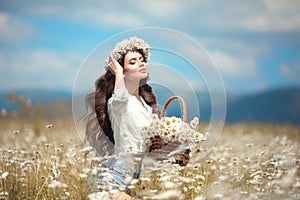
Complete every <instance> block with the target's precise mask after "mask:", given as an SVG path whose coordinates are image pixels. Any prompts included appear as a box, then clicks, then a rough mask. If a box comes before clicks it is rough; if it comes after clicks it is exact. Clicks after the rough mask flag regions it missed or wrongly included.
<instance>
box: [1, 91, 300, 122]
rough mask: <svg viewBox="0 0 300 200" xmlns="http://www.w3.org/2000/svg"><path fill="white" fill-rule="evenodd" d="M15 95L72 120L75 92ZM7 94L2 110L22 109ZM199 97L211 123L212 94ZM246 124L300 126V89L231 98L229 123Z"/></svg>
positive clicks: (174, 110)
mask: <svg viewBox="0 0 300 200" xmlns="http://www.w3.org/2000/svg"><path fill="white" fill-rule="evenodd" d="M154 92H155V94H156V95H157V96H160V98H162V100H163V101H164V100H166V99H167V98H168V97H169V96H171V95H172V94H171V93H168V92H166V91H163V92H162V91H160V90H159V89H157V90H156V91H154ZM13 93H15V94H17V95H22V96H24V98H25V99H31V101H32V102H33V104H35V103H36V102H39V103H41V104H42V116H43V117H45V118H47V119H54V118H63V117H72V103H71V101H72V92H71V91H47V90H16V91H13ZM6 94H7V92H3V91H2V92H0V110H1V109H2V108H6V109H7V110H12V109H18V107H16V105H14V104H12V103H11V102H8V101H7V100H6V98H5V96H6ZM179 95H181V94H179ZM197 98H198V100H199V104H200V105H199V107H200V109H201V121H209V119H210V97H209V94H207V93H198V94H197ZM170 105H171V104H170ZM190 109H191V108H190ZM180 112H181V111H180V106H179V103H178V102H174V103H173V106H170V109H168V114H169V115H176V116H180ZM242 121H244V122H245V121H246V122H270V123H292V124H300V88H286V89H277V90H272V91H266V92H263V93H259V94H253V95H247V96H238V95H234V96H231V95H230V96H227V113H226V122H227V123H235V122H242Z"/></svg>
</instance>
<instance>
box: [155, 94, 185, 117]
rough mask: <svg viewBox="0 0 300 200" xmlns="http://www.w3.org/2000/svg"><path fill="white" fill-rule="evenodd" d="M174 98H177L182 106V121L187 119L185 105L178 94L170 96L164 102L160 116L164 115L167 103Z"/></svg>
mask: <svg viewBox="0 0 300 200" xmlns="http://www.w3.org/2000/svg"><path fill="white" fill-rule="evenodd" d="M174 99H178V100H179V101H180V103H181V106H182V121H184V122H186V121H187V107H186V103H185V101H184V99H183V98H182V97H180V96H171V97H170V98H169V99H168V100H167V101H166V103H165V105H164V108H163V109H162V111H161V113H160V117H161V118H162V117H163V116H164V115H165V112H166V110H167V107H168V105H169V104H170V103H171V101H173V100H174Z"/></svg>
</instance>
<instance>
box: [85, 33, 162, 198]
mask: <svg viewBox="0 0 300 200" xmlns="http://www.w3.org/2000/svg"><path fill="white" fill-rule="evenodd" d="M149 57H150V53H149V45H148V44H147V43H146V42H145V41H144V40H142V39H139V38H136V37H132V38H130V39H126V40H123V41H121V42H120V43H118V44H117V45H116V47H115V48H114V50H113V51H112V52H111V54H110V56H109V59H108V61H107V62H106V72H105V74H104V75H102V76H101V77H100V78H99V79H98V80H97V81H96V83H95V87H96V89H95V91H94V92H93V93H92V94H90V95H88V96H87V98H86V100H87V103H88V104H90V106H91V105H93V104H92V103H91V102H93V101H94V111H95V116H96V122H95V120H91V119H92V118H93V117H92V114H90V115H89V116H88V118H87V131H86V136H87V139H88V141H89V142H90V144H91V145H92V146H94V148H95V149H96V150H97V153H98V155H101V156H103V155H105V154H111V153H114V154H115V155H116V157H115V158H113V159H110V160H109V161H108V162H106V163H104V164H103V165H102V166H104V167H107V168H108V169H110V170H111V171H112V177H111V178H108V179H107V178H105V176H104V175H103V173H102V172H103V171H101V172H100V173H99V174H98V177H97V183H98V184H99V185H103V186H104V188H105V187H107V183H109V184H110V185H112V189H115V190H119V189H120V187H124V186H126V180H128V177H129V180H130V178H137V177H138V175H139V167H138V166H137V165H136V164H134V162H133V159H132V157H130V156H128V155H129V154H131V153H139V152H143V151H144V150H145V143H144V140H143V139H144V138H145V137H144V135H143V134H142V131H141V129H142V127H144V126H145V125H148V123H149V118H150V115H151V114H152V113H158V112H159V111H158V108H157V102H156V98H155V96H154V94H153V92H152V88H151V86H149V85H148V84H147V80H148V76H149V74H148V68H147V65H146V62H147V61H148V60H149ZM93 98H94V99H93ZM98 124H99V125H100V127H101V129H100V127H97V125H98ZM125 191H126V189H125ZM127 193H129V192H128V190H127ZM117 195H121V196H122V198H124V197H125V198H129V196H128V195H127V196H126V195H125V193H122V192H118V193H117Z"/></svg>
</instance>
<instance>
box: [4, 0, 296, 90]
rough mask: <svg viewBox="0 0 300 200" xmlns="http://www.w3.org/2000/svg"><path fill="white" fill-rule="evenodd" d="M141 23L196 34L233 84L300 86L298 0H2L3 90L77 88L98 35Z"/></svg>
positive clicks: (234, 87) (247, 87)
mask: <svg viewBox="0 0 300 200" xmlns="http://www.w3.org/2000/svg"><path fill="white" fill-rule="evenodd" d="M139 27H162V28H167V29H172V30H176V31H179V32H182V33H184V34H186V35H188V36H190V37H191V38H193V39H194V40H196V41H197V42H198V43H199V44H201V45H202V46H203V47H204V48H205V50H206V51H207V53H208V54H209V55H210V57H211V58H212V60H213V61H214V62H215V64H216V65H217V68H218V69H219V71H220V73H221V75H222V78H223V81H224V84H225V88H226V91H227V92H231V93H252V92H260V91H264V90H268V89H276V88H282V87H289V86H297V87H299V86H300V79H299V76H300V37H299V35H300V1H295V0H282V1H279V0H255V1H232V0H229V1H221V0H217V1H196V0H191V1H177V0H165V1H161V0H153V1H141V0H139V1H132V0H131V1H96V0H87V1H77V0H66V1H59V0H52V1H39V0H26V1H18V0H9V1H8V0H0V83H1V84H0V90H7V89H8V90H9V89H20V88H22V89H27V88H29V89H30V88H39V89H63V90H72V87H73V83H74V79H75V77H76V74H77V71H78V70H79V68H80V66H81V64H82V62H83V61H84V59H85V58H86V57H87V56H88V55H89V53H90V52H91V51H92V50H93V49H94V48H95V47H96V46H97V45H98V44H99V43H101V42H103V41H104V40H106V39H107V38H109V37H111V36H112V35H115V34H118V33H120V32H122V31H126V30H129V29H134V28H139ZM154 39H155V38H153V40H154ZM174 42H176V43H177V45H179V46H180V45H181V46H185V44H184V43H183V44H180V42H181V41H174ZM150 45H151V44H150ZM112 48H113V47H112ZM185 48H186V49H187V51H189V50H192V48H189V47H187V46H185ZM101 62H103V63H104V61H102V60H99V68H100V67H101V66H102V64H101Z"/></svg>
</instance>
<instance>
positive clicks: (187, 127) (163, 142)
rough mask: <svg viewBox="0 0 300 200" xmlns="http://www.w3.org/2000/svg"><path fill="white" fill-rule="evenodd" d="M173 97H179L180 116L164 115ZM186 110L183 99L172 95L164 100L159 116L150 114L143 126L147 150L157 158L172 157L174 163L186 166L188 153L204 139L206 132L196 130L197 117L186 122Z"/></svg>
mask: <svg viewBox="0 0 300 200" xmlns="http://www.w3.org/2000/svg"><path fill="white" fill-rule="evenodd" d="M174 99H179V101H180V102H181V105H182V118H178V117H175V116H172V117H165V116H164V113H165V111H166V108H167V106H168V105H169V103H170V102H171V101H172V100H174ZM186 110H187V109H186V104H185V101H184V99H183V98H182V97H180V96H172V97H170V98H169V99H168V100H167V101H166V103H165V105H164V108H163V110H162V112H161V114H160V116H158V115H157V114H152V116H151V119H150V122H149V125H148V126H145V127H143V129H142V130H143V133H144V135H145V136H146V145H147V147H148V152H149V153H151V154H152V155H153V156H156V158H157V159H160V160H164V159H171V158H174V162H175V163H177V164H179V165H181V166H186V165H187V164H188V162H189V159H190V153H191V152H193V151H197V150H198V149H199V147H200V143H201V142H203V141H205V140H206V136H207V134H205V135H204V134H202V133H201V132H199V131H198V126H199V118H197V117H194V119H193V120H192V121H190V123H188V122H187V112H186Z"/></svg>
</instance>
